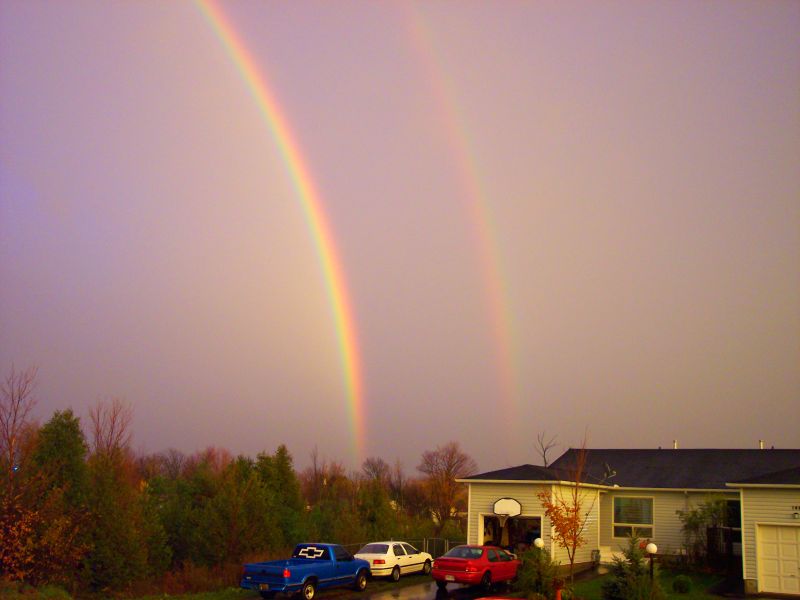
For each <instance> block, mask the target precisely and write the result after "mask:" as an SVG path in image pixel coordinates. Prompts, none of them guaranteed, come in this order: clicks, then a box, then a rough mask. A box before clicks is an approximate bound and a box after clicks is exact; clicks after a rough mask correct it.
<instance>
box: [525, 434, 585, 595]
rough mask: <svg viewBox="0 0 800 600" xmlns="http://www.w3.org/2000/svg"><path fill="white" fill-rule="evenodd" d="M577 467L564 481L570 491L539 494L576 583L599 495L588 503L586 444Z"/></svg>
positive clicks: (574, 467)
mask: <svg viewBox="0 0 800 600" xmlns="http://www.w3.org/2000/svg"><path fill="white" fill-rule="evenodd" d="M574 456H575V463H574V465H573V467H572V468H571V469H569V470H568V471H566V472H565V473H564V479H567V480H568V481H570V484H571V485H570V486H569V491H568V492H567V493H564V492H562V491H561V489H560V488H559V489H558V490H555V489H554V490H553V491H552V492H548V491H541V492H539V493H538V494H537V496H538V498H539V500H540V501H541V503H542V507H543V508H544V514H545V516H546V517H547V518H548V519H550V524H551V526H552V527H553V539H554V540H555V542H556V544H558V545H559V546H560V547H562V548H564V550H566V552H567V558H568V559H569V579H570V583H573V582H574V572H575V555H576V554H577V552H578V549H580V548H582V547H583V546H585V545H586V541H587V540H586V538H585V537H584V535H583V532H584V530H585V529H586V523H587V521H588V520H589V515H590V514H591V512H592V508H593V507H594V503H595V500H596V495H595V496H592V499H591V500H590V501H586V498H585V496H584V492H585V489H586V487H585V484H584V479H585V469H586V441H585V440H584V442H583V444H582V445H581V448H580V449H578V450H577V451H576V452H575V453H574Z"/></svg>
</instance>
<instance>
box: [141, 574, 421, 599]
mask: <svg viewBox="0 0 800 600" xmlns="http://www.w3.org/2000/svg"><path fill="white" fill-rule="evenodd" d="M430 580H431V578H430V575H406V576H404V577H401V578H400V581H398V582H396V583H395V582H393V581H391V580H390V579H388V578H380V579H377V578H370V579H369V581H368V582H367V590H366V593H368V594H369V593H373V594H374V593H377V592H383V591H387V590H391V589H398V588H403V587H406V586H409V585H416V584H418V583H426V582H429V581H430ZM324 594H325V598H326V600H327V599H329V598H332V599H338V600H347V598H351V597H353V598H363V594H361V593H358V592H354V591H353V590H352V589H350V588H349V587H342V588H331V589H326V590H324ZM285 597H288V596H285ZM167 598H175V600H255V599H258V600H260V598H261V597H260V596H259V595H258V592H253V591H250V590H243V589H238V588H228V589H225V590H220V591H218V592H203V593H199V594H183V595H180V596H167V595H154V596H142V597H140V598H137V599H136V600H165V599H167Z"/></svg>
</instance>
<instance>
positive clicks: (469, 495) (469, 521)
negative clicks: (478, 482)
mask: <svg viewBox="0 0 800 600" xmlns="http://www.w3.org/2000/svg"><path fill="white" fill-rule="evenodd" d="M471 531H472V485H471V484H470V485H467V543H468V544H469V543H470V542H469V534H470V532H471Z"/></svg>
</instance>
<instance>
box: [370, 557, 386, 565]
mask: <svg viewBox="0 0 800 600" xmlns="http://www.w3.org/2000/svg"><path fill="white" fill-rule="evenodd" d="M372 564H373V565H385V564H386V561H385V560H383V559H382V558H376V559H375V560H373V561H372Z"/></svg>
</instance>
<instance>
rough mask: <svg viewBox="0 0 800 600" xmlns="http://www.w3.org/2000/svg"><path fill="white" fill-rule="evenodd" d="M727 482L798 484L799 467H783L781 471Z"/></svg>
mask: <svg viewBox="0 0 800 600" xmlns="http://www.w3.org/2000/svg"><path fill="white" fill-rule="evenodd" d="M729 483H733V484H737V483H741V484H745V485H747V484H757V485H800V467H793V468H791V469H783V470H782V471H776V472H774V473H767V474H766V475H758V476H756V477H751V478H750V479H744V480H742V481H731V482H729Z"/></svg>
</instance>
